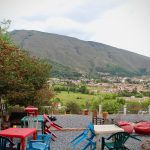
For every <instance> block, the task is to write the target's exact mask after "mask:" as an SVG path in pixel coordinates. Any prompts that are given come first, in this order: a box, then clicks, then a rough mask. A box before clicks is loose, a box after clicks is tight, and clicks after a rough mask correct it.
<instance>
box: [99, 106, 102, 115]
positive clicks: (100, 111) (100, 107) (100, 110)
mask: <svg viewBox="0 0 150 150" xmlns="http://www.w3.org/2000/svg"><path fill="white" fill-rule="evenodd" d="M101 113H102V105H101V104H100V105H99V115H101Z"/></svg>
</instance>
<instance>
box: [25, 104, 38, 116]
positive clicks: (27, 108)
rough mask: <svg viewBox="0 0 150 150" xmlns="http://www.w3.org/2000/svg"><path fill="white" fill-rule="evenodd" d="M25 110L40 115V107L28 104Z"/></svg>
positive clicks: (29, 113) (30, 113)
mask: <svg viewBox="0 0 150 150" xmlns="http://www.w3.org/2000/svg"><path fill="white" fill-rule="evenodd" d="M25 111H26V112H27V113H28V115H33V116H37V115H38V108H37V107H34V106H28V107H26V108H25Z"/></svg>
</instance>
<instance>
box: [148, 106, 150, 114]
mask: <svg viewBox="0 0 150 150" xmlns="http://www.w3.org/2000/svg"><path fill="white" fill-rule="evenodd" d="M148 113H149V114H150V105H149V106H148Z"/></svg>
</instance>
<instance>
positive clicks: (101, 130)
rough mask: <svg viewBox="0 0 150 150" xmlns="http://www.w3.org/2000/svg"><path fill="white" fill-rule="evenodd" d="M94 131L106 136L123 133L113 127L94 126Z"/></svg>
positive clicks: (120, 129)
mask: <svg viewBox="0 0 150 150" xmlns="http://www.w3.org/2000/svg"><path fill="white" fill-rule="evenodd" d="M94 131H95V133H96V134H107V133H116V132H123V131H124V129H122V128H120V127H118V126H116V125H114V124H109V125H94Z"/></svg>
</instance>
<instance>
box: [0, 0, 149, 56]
mask: <svg viewBox="0 0 150 150" xmlns="http://www.w3.org/2000/svg"><path fill="white" fill-rule="evenodd" d="M3 19H10V20H11V21H12V23H11V28H10V30H19V29H26V30H38V31H43V32H49V33H56V34H62V35H67V36H71V37H76V38H79V39H82V40H87V41H96V42H100V43H105V44H108V45H111V46H115V47H118V48H122V49H126V50H129V51H133V52H135V53H139V54H142V55H145V56H149V57H150V0H0V20H1V21H2V20H3Z"/></svg>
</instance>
